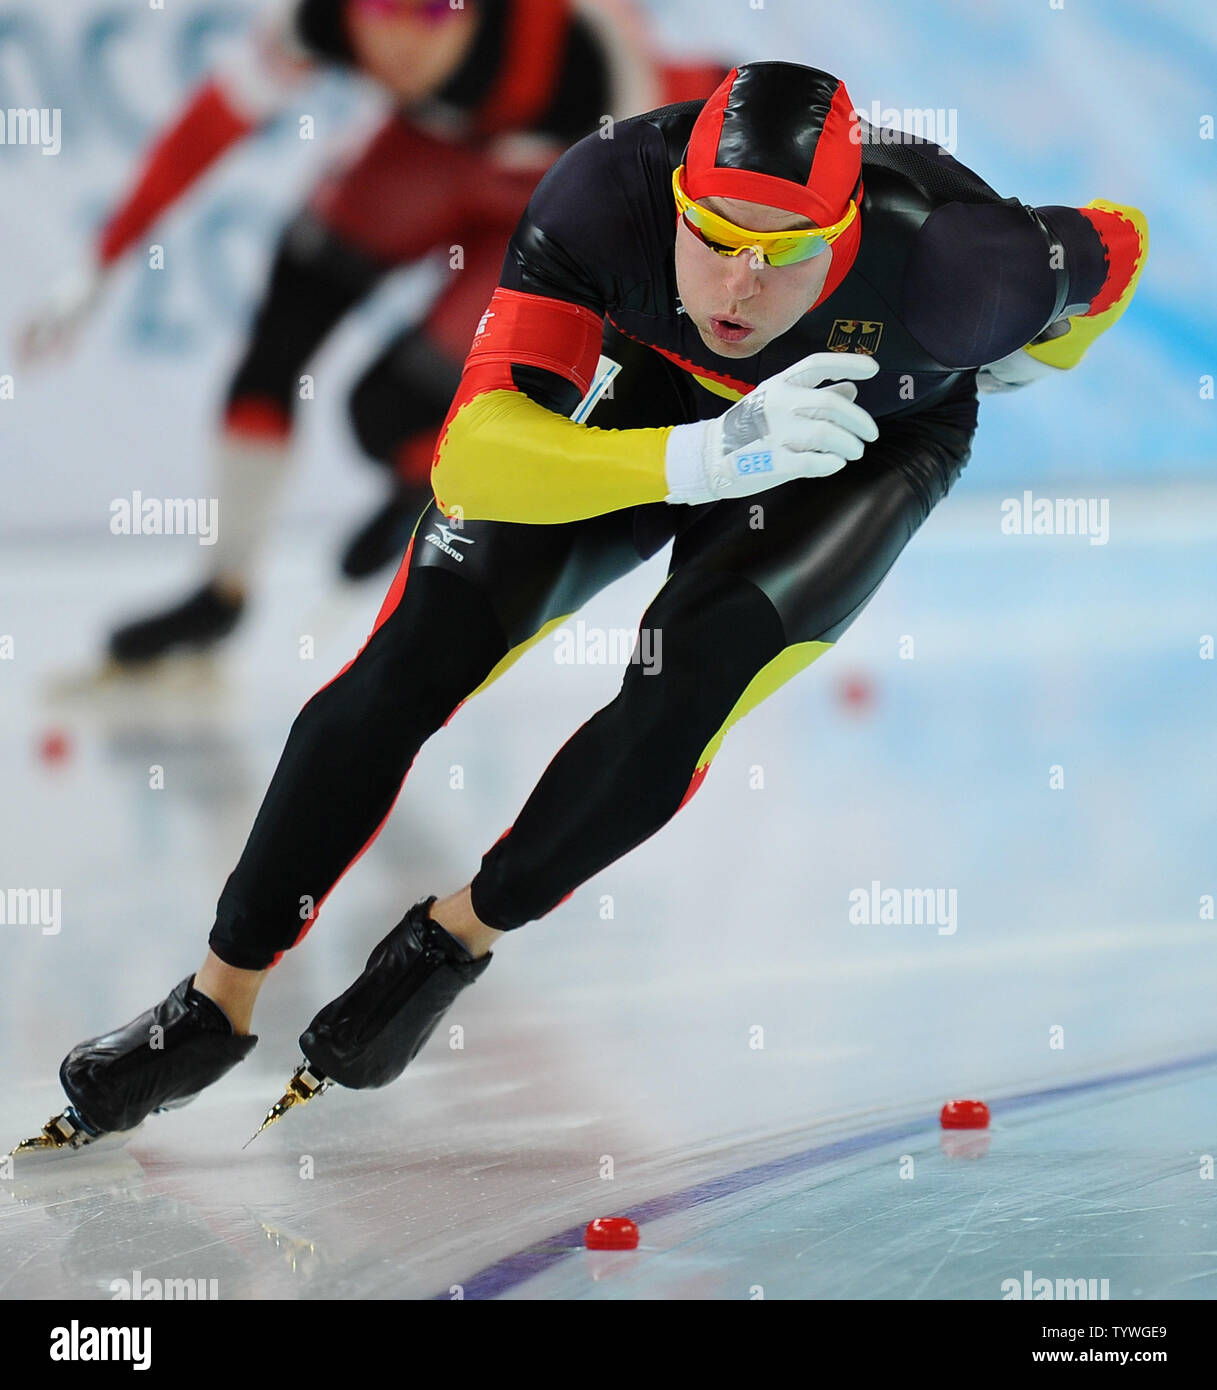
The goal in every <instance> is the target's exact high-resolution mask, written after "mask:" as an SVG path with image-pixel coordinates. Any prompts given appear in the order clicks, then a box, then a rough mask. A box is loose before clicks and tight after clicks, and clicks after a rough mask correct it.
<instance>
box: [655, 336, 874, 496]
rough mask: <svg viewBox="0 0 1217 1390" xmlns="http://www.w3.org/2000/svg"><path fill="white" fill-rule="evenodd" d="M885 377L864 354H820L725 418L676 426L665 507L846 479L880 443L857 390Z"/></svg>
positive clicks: (765, 385) (670, 447) (781, 375)
mask: <svg viewBox="0 0 1217 1390" xmlns="http://www.w3.org/2000/svg"><path fill="white" fill-rule="evenodd" d="M878 370H879V364H878V363H877V362H876V361H875V359H874V358H873V357H867V356H865V355H863V354H862V353H837V352H817V353H813V354H812V355H811V356H810V357H804V358H803V360H802V361H801V362H796V363H795V364H794V366H793V367H788V368H787V369H786V370H785V371H784V372H780V373H779V374H778V375H777V376H771V377H769V378H768V380H766V381H762V382H761V384H760V385H759V386H758V387H757V388H756V390H755V391H753V392H751V393H750V394H749V395H747V396H745V397H744V399H743V400H741V401H739V402H738V403H737V404H736V405H733V406H732V407H731V409H730V410H728V411H727V412H726V414H724V415H720V416H718V418H717V419H714V420H698V421H695V422H694V423H693V424H691V425H676V426H675V427H674V428H673V429H672V432H671V434H670V435H669V437H668V445H667V457H666V473H667V483H668V495H667V497H666V498H665V499H664V500H665V501H666V502H673V503H688V504H697V503H702V502H717V501H718V500H719V499H720V498H725V497H750V496H752V494H753V493H757V492H763V491H765V490H766V489H767V488H771V487H778V486H779V485H780V484H782V483H787V482H789V481H790V480H791V479H792V478H823V477H827V476H828V474H830V473H836V472H838V471H839V470H840V469H842V468H844V467H845V465H846V463H848V462H849V461H850V460H851V459H858V458H861V457H862V450H863V449H864V448H865V446H866V445H867V444H873V443H874V441H875V440H876V439H878V438H879V429H878V426H877V425H876V424H875V422H874V420H873V419H871V417H870V416H869V415H868V414H867V413H866V411H865V410H863V409H862V407H861V406H860V405H856V404H855V403H854V397H855V396H856V395H857V394H858V388H857V387H856V386H855V385H854V384H853V383H854V382H855V381H866V380H868V379H869V378H870V377H872V376H874V375H875V373H876V372H877V371H878ZM843 377H844V378H850V379H849V380H841V378H843ZM825 381H832V382H835V383H836V384H835V385H832V386H824V385H822V384H821V383H823V382H825Z"/></svg>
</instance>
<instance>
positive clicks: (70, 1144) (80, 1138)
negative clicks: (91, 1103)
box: [0, 1108, 139, 1173]
mask: <svg viewBox="0 0 1217 1390" xmlns="http://www.w3.org/2000/svg"><path fill="white" fill-rule="evenodd" d="M135 1128H136V1129H138V1128H139V1126H138V1125H137V1126H136V1127H135ZM134 1133H135V1129H124V1130H119V1131H115V1132H113V1133H108V1134H99V1135H96V1136H94V1135H91V1134H90V1133H89V1132H88V1130H86V1129H84V1128H83V1127H82V1126H81V1124H80V1121H79V1117H78V1116H76V1114H75V1112H74V1111H73V1110H71V1109H70V1108H69V1109H67V1110H65V1111H63V1113H62V1114H59V1115H54V1116H52V1117H51V1119H49V1120H48V1121H47V1122H46V1124H45V1125H43V1127H42V1132H41V1133H40V1134H35V1135H34V1137H33V1138H32V1139H23V1140H22V1141H21V1143H20V1144H18V1145H17V1146H16V1147H15V1148H13V1149H10V1150H9V1152H8V1153H6V1154H5V1155H4V1156H3V1158H0V1168H3V1167H4V1166H5V1165H6V1164H8V1163H10V1162H11V1163H12V1164H13V1166H14V1168H15V1169H16V1170H17V1171H19V1172H22V1173H26V1172H29V1171H30V1170H31V1169H33V1168H42V1167H44V1166H46V1165H47V1164H49V1163H57V1162H60V1161H61V1160H63V1159H65V1158H74V1157H75V1156H76V1155H77V1154H79V1153H81V1152H83V1151H84V1150H85V1149H89V1150H90V1151H91V1152H93V1153H102V1152H109V1151H113V1150H114V1149H121V1148H122V1147H123V1145H124V1144H125V1143H126V1142H127V1140H128V1139H130V1138H131V1136H132V1135H133V1134H134Z"/></svg>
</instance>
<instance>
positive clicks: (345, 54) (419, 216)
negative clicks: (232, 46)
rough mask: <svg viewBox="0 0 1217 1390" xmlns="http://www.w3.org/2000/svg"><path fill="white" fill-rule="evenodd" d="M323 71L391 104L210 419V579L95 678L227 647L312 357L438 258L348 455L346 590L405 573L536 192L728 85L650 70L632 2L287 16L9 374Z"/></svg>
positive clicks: (232, 77) (311, 223) (160, 165)
mask: <svg viewBox="0 0 1217 1390" xmlns="http://www.w3.org/2000/svg"><path fill="white" fill-rule="evenodd" d="M323 67H338V68H342V69H347V70H350V71H353V72H355V73H358V74H361V75H363V76H364V77H367V78H370V79H371V80H372V81H373V82H374V83H375V84H376V85H377V86H378V87H379V88H380V89H381V90H382V91H383V92H384V93H385V94H387V96H388V97H389V98H390V100H391V101H392V103H393V109H392V111H391V113H390V114H389V115H388V116H387V117H386V118H385V119H384V120H383V121H382V122H381V123H380V124H379V126H378V127H377V128H376V129H375V130H374V132H373V133H372V134H371V136H370V138H368V139H367V140H366V141H365V142H364V143H363V144H362V146H361V147H360V148H359V149H357V151H356V152H355V153H354V154H353V155H352V156H351V157H350V158H348V159H346V160H344V161H342V162H341V163H340V165H339V166H338V167H335V168H331V169H330V170H329V171H328V172H327V174H326V175H325V176H324V177H323V178H322V180H321V181H320V183H319V184H318V185H317V187H316V188H315V189H314V191H313V192H312V194H311V196H310V197H309V198H308V199H307V201H306V203H305V206H304V207H303V208H301V209H300V211H299V212H298V213H297V214H296V215H295V216H294V217H293V218H291V219H290V221H289V222H288V224H287V226H286V227H285V228H284V229H283V231H282V233H281V235H280V237H279V241H278V245H277V246H276V248H275V252H274V256H273V260H272V263H271V266H270V270H269V272H268V274H267V278H266V283H265V286H264V288H263V290H262V293H261V298H260V302H259V304H258V306H257V310H256V312H255V314H254V316H253V321H252V325H251V327H250V331H249V336H248V339H247V341H246V344H245V347H244V350H243V352H242V354H241V357H240V359H239V361H238V364H237V366H236V369H235V371H234V372H233V374H232V378H231V381H230V383H229V386H228V389H227V392H226V396H225V401H224V407H223V412H222V416H221V419H220V422H219V431H218V439H217V441H216V446H215V449H214V457H213V463H212V477H211V480H210V489H211V494H212V495H213V496H214V497H216V498H217V499H218V500H219V513H220V522H219V528H218V539H217V541H216V543H215V544H214V545H213V546H211V547H210V548H209V554H208V557H207V561H206V576H205V579H204V582H203V583H202V585H201V586H200V587H198V588H197V589H195V590H194V591H193V592H192V593H190V594H189V595H188V596H187V597H186V598H185V599H184V600H183V601H181V602H178V603H174V604H173V605H172V606H170V607H167V608H161V609H158V610H157V611H155V612H153V613H152V614H150V615H148V616H146V617H143V618H141V619H139V620H137V621H133V622H128V623H126V624H124V625H122V626H120V627H117V628H115V629H114V630H113V631H112V633H111V634H110V638H109V644H108V656H107V662H106V664H105V667H104V671H103V674H104V675H113V674H123V673H127V672H131V671H147V670H152V669H157V668H158V667H159V664H160V663H159V658H162V657H165V656H166V655H170V654H177V653H182V652H186V651H193V652H200V651H202V652H206V651H208V650H209V649H212V648H214V647H215V646H216V645H217V644H218V643H220V642H221V641H222V640H223V639H224V638H226V637H227V636H228V635H229V634H230V633H231V632H232V631H233V629H234V628H235V627H236V626H237V624H238V622H239V621H240V619H241V617H242V614H243V613H244V612H245V611H246V607H247V602H248V598H249V594H250V590H251V587H252V584H253V580H254V573H255V566H256V561H257V559H258V556H259V554H260V553H261V552H262V550H263V549H264V544H265V539H266V536H267V532H268V527H269V524H270V522H271V520H272V518H273V516H274V512H275V507H276V502H277V499H278V497H279V495H280V492H281V490H282V488H283V485H284V483H285V480H286V476H287V469H288V462H289V455H290V449H291V445H292V438H293V427H294V414H295V405H296V402H297V400H298V399H301V398H302V394H303V387H302V376H303V374H304V372H305V369H306V367H307V365H308V363H309V361H310V360H311V359H312V357H313V356H314V355H315V354H316V352H317V351H318V349H319V348H320V347H321V346H322V345H323V343H324V342H325V341H326V339H327V338H328V337H329V335H330V334H331V333H332V332H333V330H334V329H335V328H336V327H337V325H338V324H339V323H340V322H341V321H342V320H343V319H344V318H345V317H346V316H347V315H348V314H349V313H350V312H351V311H352V310H353V309H354V308H355V307H356V306H357V305H359V304H360V303H361V302H362V301H364V300H365V299H366V298H367V297H368V296H369V295H370V294H371V293H372V292H373V291H374V290H375V289H376V288H377V287H378V286H379V285H380V283H381V282H382V281H383V280H384V278H385V277H386V276H387V275H388V274H389V273H390V272H392V271H394V270H396V269H399V268H401V267H403V266H407V265H410V264H413V263H417V262H420V261H422V260H423V259H424V258H428V257H432V256H437V257H438V256H442V257H443V259H444V260H445V261H447V264H448V272H449V273H448V275H447V283H446V284H444V285H442V287H441V288H440V290H439V292H438V294H437V295H436V296H435V298H434V300H433V302H432V303H431V305H430V308H429V310H428V311H427V313H426V315H425V317H424V319H423V320H422V322H421V323H419V324H418V325H417V326H411V327H409V328H406V329H405V330H403V331H401V332H399V333H398V334H396V335H395V336H394V337H393V338H392V339H391V340H390V341H389V342H388V343H387V344H386V345H385V347H384V349H383V351H382V352H381V353H380V355H379V356H378V357H377V358H376V359H375V360H374V361H373V362H372V363H371V364H370V365H369V366H368V367H367V369H366V370H365V371H364V372H363V374H362V376H361V377H360V378H359V379H358V380H357V381H356V383H355V385H354V387H353V388H352V390H351V393H350V397H349V401H348V417H349V423H350V427H351V431H352V433H353V434H354V437H355V439H356V441H357V442H358V444H359V446H360V448H361V450H362V451H363V453H364V454H365V455H366V456H367V457H368V458H370V459H371V460H373V461H374V462H376V463H378V464H380V465H381V466H382V467H383V468H384V470H385V472H386V474H387V478H386V489H385V497H384V501H383V503H382V504H381V505H380V506H378V507H377V508H376V510H375V512H374V514H373V515H372V516H371V517H370V518H368V519H367V520H366V521H365V523H364V524H363V525H361V526H360V527H359V528H358V529H357V531H356V532H355V533H354V534H353V535H352V536H351V537H350V539H349V540H348V542H347V544H346V546H345V548H344V550H343V554H342V557H341V569H342V573H343V574H344V575H345V576H347V577H348V578H350V579H361V578H363V577H365V576H368V575H371V574H373V573H375V572H377V571H378V570H380V569H381V568H382V567H384V566H385V565H387V564H388V563H389V562H390V561H396V560H398V559H400V556H401V553H402V551H403V550H404V548H405V545H406V541H407V540H408V538H409V533H410V528H411V526H412V525H413V523H414V521H415V520H416V518H417V516H418V515H419V513H420V512H421V511H422V510H423V508H424V507H425V506H426V505H427V503H428V502H429V501H430V485H429V482H428V471H429V468H430V464H431V458H432V454H433V453H434V449H435V443H436V438H437V434H438V431H439V427H440V424H441V423H442V421H443V418H444V416H445V414H446V412H447V410H448V406H449V404H450V403H451V400H452V396H453V394H454V392H455V390H456V387H457V384H458V382H459V380H460V374H461V364H462V363H463V361H464V357H465V353H466V351H467V349H468V345H469V342H470V340H471V338H472V336H473V331H474V329H475V327H476V326H477V322H478V318H479V316H480V315H481V313H482V311H483V309H484V308H485V306H486V304H487V302H488V301H489V299H490V296H491V294H492V293H493V290H494V288H495V285H496V284H497V282H498V274H499V269H500V266H501V264H502V258H503V252H504V249H505V247H506V243H507V239H508V237H509V236H510V234H511V232H512V230H513V228H514V227H515V224H516V222H517V221H518V219H519V217H520V215H521V214H522V212H523V210H524V207H525V205H526V204H527V202H528V198H529V196H530V195H531V193H532V190H533V188H534V187H535V185H536V183H537V181H538V179H539V178H540V176H541V175H542V174H543V173H544V172H545V170H546V169H547V168H548V167H549V165H550V164H551V163H552V162H553V160H554V159H555V158H556V157H557V156H558V155H559V154H560V153H561V152H562V150H563V149H564V148H566V147H567V146H568V145H569V144H571V143H572V142H573V141H574V140H575V139H577V138H579V137H581V136H583V135H585V134H587V133H588V132H590V131H593V130H596V129H597V128H599V129H600V130H601V131H602V133H603V134H604V135H605V137H606V138H611V136H612V122H613V121H614V120H616V119H619V118H621V117H624V116H628V115H631V114H634V113H635V112H637V111H643V110H647V109H649V108H651V107H654V106H658V105H662V104H663V103H665V102H670V101H679V100H686V99H691V98H695V97H704V96H706V95H708V93H709V92H710V91H711V90H712V89H713V88H714V86H715V85H716V84H717V83H718V81H719V80H720V79H721V76H722V73H723V71H725V69H723V68H719V67H716V66H714V65H712V64H709V63H707V64H701V65H699V64H696V63H694V64H689V65H686V66H679V65H674V64H663V63H661V62H660V61H659V60H658V59H657V58H656V56H655V55H654V53H653V51H652V49H651V46H650V42H649V38H648V33H647V28H646V25H645V24H644V23H643V21H642V19H641V17H640V16H639V14H637V13H636V12H635V11H634V10H633V9H632V8H631V5H630V3H628V0H574V3H572V2H571V0H468V3H462V4H459V5H455V6H454V5H453V4H451V3H450V0H291V3H290V4H289V5H287V6H286V7H284V6H282V5H280V6H278V7H277V13H276V15H275V16H274V18H273V19H271V20H270V21H269V22H267V23H264V24H263V25H262V26H261V27H260V28H259V30H258V32H257V33H256V34H255V35H253V36H251V38H250V39H249V40H248V41H247V42H246V43H245V44H244V45H243V47H242V48H241V49H240V50H239V51H238V52H237V53H236V54H234V55H233V57H232V58H231V59H230V60H229V61H228V62H227V63H225V64H222V65H220V66H218V67H217V68H216V70H215V71H214V72H213V73H212V75H211V76H210V77H209V78H208V79H207V80H206V81H205V82H204V83H203V84H202V85H201V86H200V87H199V88H198V89H197V90H196V91H195V93H194V95H193V96H192V97H191V99H190V100H189V101H188V102H187V104H186V106H185V109H184V110H183V111H181V112H180V113H179V114H178V115H177V117H176V118H175V119H174V120H173V121H172V122H171V124H170V125H169V126H168V127H167V128H166V129H165V130H164V131H163V133H162V134H161V135H160V136H159V137H158V138H157V139H156V140H155V141H154V142H153V144H152V146H151V148H150V149H149V150H148V152H147V153H146V155H145V156H144V159H143V162H142V165H141V168H140V170H139V173H138V176H137V177H136V179H135V182H134V184H133V186H132V187H131V188H130V189H129V190H128V191H127V192H126V194H125V195H124V196H123V197H122V199H121V200H120V201H119V202H118V204H117V206H116V207H115V208H114V209H113V211H112V212H111V213H110V215H109V216H108V217H107V218H106V219H105V221H104V223H103V225H102V227H101V228H100V231H99V232H98V234H97V238H96V241H95V243H94V247H93V251H92V255H91V258H90V260H89V262H88V264H87V265H86V266H84V267H82V268H81V269H79V270H78V271H76V272H75V273H74V274H72V275H71V276H69V277H68V278H66V279H65V280H64V281H62V282H61V283H60V285H59V286H58V287H57V289H56V290H55V291H54V293H53V294H52V295H51V297H50V299H49V300H48V302H47V303H46V304H45V305H44V306H43V308H42V309H41V310H40V311H38V312H37V313H36V314H35V315H34V316H33V317H32V318H31V319H30V320H29V321H28V322H27V323H25V325H24V326H23V328H22V330H21V332H20V342H19V353H20V356H21V358H22V359H23V360H24V361H25V362H27V363H31V362H34V361H38V360H44V359H48V358H50V357H53V356H55V355H57V354H62V353H64V352H66V351H67V350H68V349H69V348H70V346H71V345H72V344H73V342H74V341H75V339H76V337H77V335H78V333H79V331H80V329H81V327H82V326H83V324H84V322H85V320H86V318H87V317H88V315H89V313H90V312H91V311H92V310H93V309H94V308H95V307H96V306H97V305H98V303H99V301H100V300H101V298H102V295H103V293H104V291H105V288H106V285H107V282H108V281H109V279H110V277H111V273H112V271H113V270H114V268H115V267H116V266H117V265H118V264H119V262H120V261H121V260H122V258H123V257H124V256H125V255H126V254H127V253H128V252H130V251H131V249H132V248H133V247H134V246H136V245H137V244H138V243H139V242H140V240H141V238H143V237H144V235H145V234H146V233H147V232H149V230H150V229H151V228H152V227H153V226H154V225H155V224H156V222H157V221H158V219H159V218H160V217H161V216H162V214H164V213H165V212H166V211H167V210H169V209H170V208H171V207H172V206H173V204H174V203H175V202H176V201H177V200H179V199H180V198H182V197H183V196H184V195H185V194H186V193H187V191H188V190H189V189H190V188H191V187H192V186H193V185H194V184H195V183H196V182H197V180H198V179H199V178H200V177H201V176H202V175H203V173H204V172H205V171H206V170H207V169H208V168H209V166H211V165H212V164H214V163H215V161H217V160H218V159H219V158H220V156H221V155H222V154H224V153H225V151H227V150H228V149H229V148H231V147H232V146H233V145H235V144H236V143H238V142H239V141H241V140H242V139H243V138H244V137H246V136H248V135H249V134H251V132H254V131H256V130H258V129H259V128H262V127H264V126H265V125H266V124H267V123H268V122H270V121H271V120H273V119H274V118H275V117H276V116H279V115H280V114H282V113H283V112H284V111H285V110H286V109H288V108H289V107H290V105H291V104H292V102H293V100H294V99H296V98H297V97H298V95H299V94H300V92H301V89H302V88H304V87H305V86H306V84H307V83H308V81H309V79H310V78H311V77H314V76H315V75H316V74H317V72H318V71H319V70H320V69H321V68H323Z"/></svg>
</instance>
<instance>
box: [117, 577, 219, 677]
mask: <svg viewBox="0 0 1217 1390" xmlns="http://www.w3.org/2000/svg"><path fill="white" fill-rule="evenodd" d="M244 608H245V602H244V600H243V599H231V598H227V597H225V596H224V595H223V594H221V593H220V591H219V590H218V589H217V588H216V586H215V585H214V584H212V583H207V584H204V585H203V587H202V588H201V589H199V590H198V591H197V592H196V593H193V594H191V595H190V597H189V598H187V599H185V600H184V601H183V602H182V603H179V604H178V605H177V606H176V607H174V608H170V609H168V610H166V611H165V612H164V613H156V614H154V615H153V616H152V617H150V618H141V619H140V620H139V621H138V622H134V623H127V624H126V625H125V626H123V627H119V628H115V630H114V631H113V632H112V633H111V634H110V647H109V655H110V661H111V663H112V664H114V665H116V666H118V667H120V668H127V669H130V668H133V667H139V666H142V665H144V664H145V663H147V662H151V661H155V660H157V658H159V657H162V656H166V655H168V654H170V653H172V652H178V651H190V652H199V651H205V650H207V649H208V648H210V647H214V646H215V645H216V644H217V643H218V642H221V641H223V639H224V638H225V637H227V636H228V634H229V633H230V632H231V631H232V630H233V628H234V627H236V625H237V623H238V621H239V620H240V617H241V613H242V612H243V610H244Z"/></svg>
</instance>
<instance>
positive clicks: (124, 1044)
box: [13, 975, 258, 1156]
mask: <svg viewBox="0 0 1217 1390" xmlns="http://www.w3.org/2000/svg"><path fill="white" fill-rule="evenodd" d="M257 1041H258V1040H257V1038H256V1037H253V1036H247V1037H237V1036H236V1035H235V1034H234V1033H233V1031H232V1024H231V1023H229V1021H228V1018H227V1017H226V1015H225V1014H224V1011H223V1010H222V1009H221V1008H220V1006H219V1005H218V1004H215V1003H213V1002H212V1001H211V1000H210V999H208V998H207V996H206V995H204V994H201V993H200V992H199V991H198V990H196V989H195V988H194V976H193V975H191V976H189V977H188V978H186V979H185V980H183V981H182V982H181V983H180V984H179V985H178V986H177V988H176V989H174V990H173V991H172V992H171V993H170V994H169V996H168V997H167V998H166V999H163V1000H162V1001H161V1002H160V1003H159V1004H156V1005H154V1006H153V1007H152V1008H151V1009H149V1010H148V1011H147V1012H146V1013H142V1014H140V1016H139V1017H138V1018H136V1019H133V1020H132V1021H131V1022H130V1023H128V1024H127V1025H126V1026H125V1027H123V1028H119V1029H117V1030H116V1031H115V1032H113V1033H106V1034H104V1035H103V1036H101V1037H98V1038H91V1039H90V1040H89V1041H88V1042H83V1043H80V1044H79V1045H78V1046H77V1047H74V1048H73V1049H72V1050H71V1052H69V1053H68V1055H67V1056H66V1057H65V1058H64V1060H63V1065H62V1066H61V1067H60V1068H59V1080H60V1083H61V1084H62V1086H63V1089H64V1091H65V1092H66V1093H67V1097H68V1100H69V1101H70V1102H71V1104H70V1105H69V1106H68V1108H67V1109H66V1110H65V1111H63V1113H62V1114H60V1115H56V1116H55V1117H54V1118H53V1119H51V1120H48V1121H47V1123H46V1125H44V1126H43V1129H42V1133H41V1134H39V1135H36V1136H35V1137H34V1138H33V1139H27V1140H25V1141H24V1142H23V1143H21V1144H18V1145H17V1147H16V1148H15V1149H14V1150H13V1154H14V1155H15V1156H30V1155H35V1154H43V1155H45V1154H51V1153H71V1152H75V1151H77V1150H79V1149H83V1148H85V1147H86V1146H87V1145H91V1144H96V1143H98V1142H99V1141H101V1140H102V1139H107V1140H117V1141H118V1142H120V1143H121V1142H125V1140H126V1139H127V1137H128V1136H129V1134H130V1131H131V1130H133V1129H135V1128H136V1127H137V1126H138V1125H140V1124H142V1123H143V1121H144V1120H145V1119H146V1118H147V1117H148V1115H150V1114H152V1113H153V1112H154V1111H159V1110H172V1109H177V1108H178V1107H179V1106H182V1105H185V1104H186V1103H187V1102H188V1101H190V1100H193V1099H194V1097H195V1096H196V1095H197V1094H198V1093H199V1092H200V1091H201V1090H203V1089H204V1087H206V1086H210V1085H211V1083H212V1082H213V1081H218V1080H219V1079H220V1077H221V1076H223V1075H224V1073H225V1072H226V1071H228V1070H230V1068H232V1067H234V1066H236V1064H237V1063H238V1062H240V1061H241V1060H243V1059H244V1058H245V1057H246V1056H248V1054H249V1053H250V1052H251V1051H252V1050H253V1048H254V1045H255V1044H256V1043H257Z"/></svg>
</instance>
